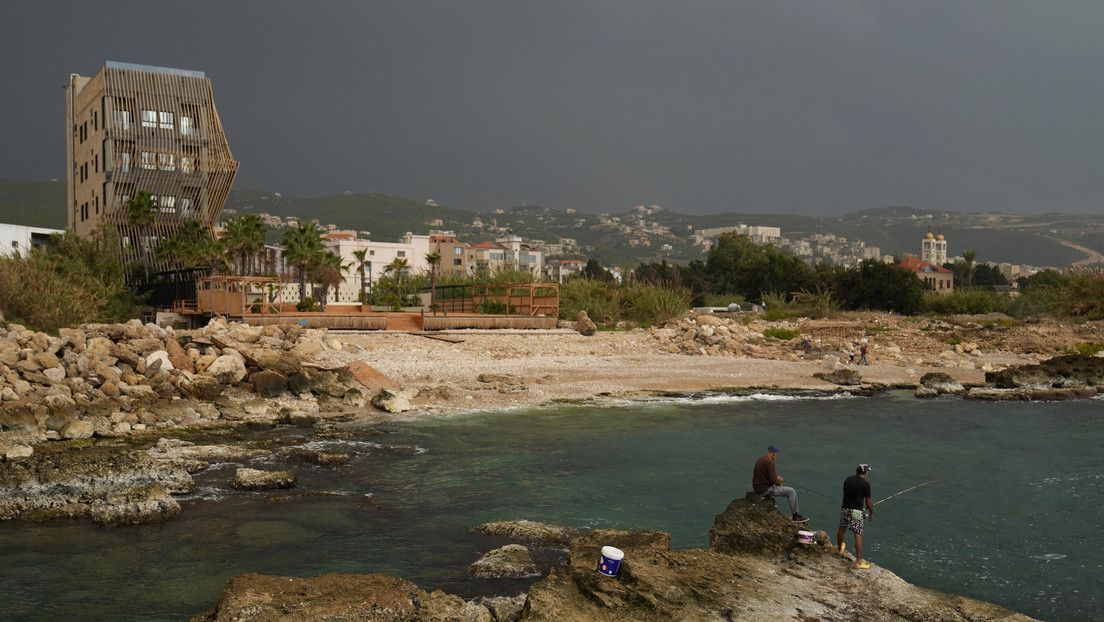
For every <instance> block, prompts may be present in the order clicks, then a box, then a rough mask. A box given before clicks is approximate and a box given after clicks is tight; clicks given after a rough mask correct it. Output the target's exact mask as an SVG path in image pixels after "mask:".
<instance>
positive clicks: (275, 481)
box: [230, 468, 298, 490]
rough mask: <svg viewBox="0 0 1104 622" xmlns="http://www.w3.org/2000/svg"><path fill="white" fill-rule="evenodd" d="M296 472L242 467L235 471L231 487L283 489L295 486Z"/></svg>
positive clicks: (236, 488)
mask: <svg viewBox="0 0 1104 622" xmlns="http://www.w3.org/2000/svg"><path fill="white" fill-rule="evenodd" d="M297 483H298V482H297V480H296V478H295V474H294V473H292V472H291V471H261V470H258V469H248V468H241V469H238V470H237V472H236V473H234V477H233V479H231V480H230V487H231V488H233V489H234V490H282V489H285V488H295V485H296V484H297Z"/></svg>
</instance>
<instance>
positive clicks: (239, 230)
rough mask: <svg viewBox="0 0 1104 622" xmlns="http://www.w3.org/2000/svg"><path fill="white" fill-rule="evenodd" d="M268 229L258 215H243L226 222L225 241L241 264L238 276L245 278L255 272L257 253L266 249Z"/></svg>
mask: <svg viewBox="0 0 1104 622" xmlns="http://www.w3.org/2000/svg"><path fill="white" fill-rule="evenodd" d="M265 231H266V227H265V224H264V221H262V220H261V217H260V216H258V215H256V214H243V215H241V216H238V217H237V218H230V219H228V220H227V221H226V235H225V236H224V237H223V240H225V242H226V246H227V248H228V249H229V250H230V251H231V252H232V253H234V254H236V255H237V256H238V260H239V262H240V264H239V267H238V274H239V275H241V276H245V275H246V273H247V272H248V273H251V272H252V271H253V270H252V268H253V261H252V260H253V258H254V256H255V255H256V254H257V251H259V250H261V249H262V248H264V243H265V237H266V236H265ZM246 260H249V264H250V265H249V269H248V270H247V269H246Z"/></svg>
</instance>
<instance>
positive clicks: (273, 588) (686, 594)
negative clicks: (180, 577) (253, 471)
mask: <svg viewBox="0 0 1104 622" xmlns="http://www.w3.org/2000/svg"><path fill="white" fill-rule="evenodd" d="M801 527H803V526H799V525H795V524H794V523H792V522H790V521H789V520H787V519H786V518H785V517H783V516H782V515H781V514H780V513H779V512H778V510H777V508H776V507H775V506H774V504H773V503H769V504H768V503H767V502H765V501H763V500H762V499H761V498H760V497H759V495H756V494H754V493H748V495H747V497H745V498H744V499H737V500H735V501H733V502H732V503H731V504H729V506H728V508H727V509H726V510H725V511H724V512H723V513H722V514H720V515H719V516H717V517H716V520H715V522H714V525H713V528H712V529H711V530H710V532H709V540H710V548H709V549H708V550H689V551H671V550H670V538H669V536H668V535H667V534H664V533H662V532H656V531H615V530H599V531H593V532H590V533H588V534H586V535H584V536H582V537H579V538H577V539H575V540H574V541H573V543H572V546H571V553H570V555H569V558H568V562H567V563H566V564H564V565H561V566H557V567H555V568H553V569H552V570H551V572H550V573H549V574H548V576H547V577H545V578H543V579H541V580H539V581H537V582H536V583H534V584H533V585H532V587H530V589H529V592H528V594H527V595H526V598H525V604H524V607H523V608H521V610H520V611H518V610H517V608H516V605H515V606H513V607H511V606H510V604H511V603H516V602H517V601H516V599H501V600H499V599H496V600H495V601H494V602H495V605H496V606H495V607H493V611H494V613H492V606H491V601H492V599H483V600H481V601H472V602H464V601H463V600H461V599H460V598H459V597H456V596H450V595H447V594H444V593H442V592H433V593H431V594H427V593H426V592H424V591H421V590H419V589H418V588H417V587H416V586H414V585H413V584H410V583H409V582H406V581H403V580H402V579H396V578H394V577H388V576H385V575H367V576H355V575H322V576H319V577H315V578H313V579H291V578H286V577H264V576H260V575H255V574H249V575H239V576H237V577H234V578H232V579H231V580H230V581H229V582H228V583H227V586H226V588H225V589H224V590H223V592H222V595H221V596H220V598H219V601H218V604H217V605H216V606H215V607H214V608H213V609H211V610H210V611H208V612H207V613H206V614H204V615H203V616H200V617H197V618H195V619H194V620H193V622H218V621H222V620H227V621H229V620H276V619H279V620H338V619H342V620H349V619H356V620H381V621H382V620H388V621H399V622H406V621H409V622H414V621H420V620H457V621H460V620H465V621H467V620H473V621H483V620H486V621H488V622H490V621H493V622H507V621H511V622H512V621H527V622H538V621H539V622H564V621H566V620H572V621H574V620H580V621H582V620H585V621H587V622H615V621H616V622H622V621H624V620H634V621H636V622H675V621H678V622H697V621H701V622H706V621H708V622H714V621H717V620H741V621H746V622H760V621H761V622H767V621H770V622H774V621H775V620H788V619H801V620H863V621H869V622H906V621H907V622H929V621H943V620H946V621H952V620H953V621H960V620H971V621H972V622H982V621H987V620H992V621H998V620H999V621H1001V622H1030V620H1031V618H1028V617H1027V616H1024V615H1021V614H1018V613H1015V612H1013V611H1009V610H1008V609H1005V608H1002V607H999V606H996V605H993V604H990V603H985V602H981V601H976V600H971V599H968V598H961V597H956V596H951V595H948V594H940V593H937V592H933V591H930V590H926V589H922V588H918V587H915V586H913V585H910V584H909V583H906V582H905V581H903V580H902V579H900V578H899V577H897V576H896V575H894V574H893V573H891V572H889V571H888V570H885V569H882V568H879V567H877V566H874V567H872V568H871V569H869V570H863V571H856V570H854V569H852V567H851V566H852V563H853V560H852V559H851V558H850V557H847V558H840V557H839V556H838V555H837V554H836V552H835V548H834V547H833V546H831V544H830V543H829V542H828V536H827V534H825V533H824V532H816V537H815V541H814V542H813V543H812V544H801V543H799V541H798V539H797V537H796V533H797V531H798V530H799V529H800V528H801ZM602 546H616V547H617V548H619V549H621V550H622V551H624V553H625V558H624V560H622V562H621V566H620V569H619V571H618V573H617V575H616V576H613V577H609V576H606V575H603V574H600V573H598V572H597V570H596V568H597V565H598V559H599V551H600V550H601V547H602ZM497 605H503V606H502V607H498V606H497Z"/></svg>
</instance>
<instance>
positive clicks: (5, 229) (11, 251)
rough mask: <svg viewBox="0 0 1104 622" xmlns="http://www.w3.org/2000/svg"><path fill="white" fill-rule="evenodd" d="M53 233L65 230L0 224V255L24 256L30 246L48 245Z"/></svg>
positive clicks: (42, 246)
mask: <svg viewBox="0 0 1104 622" xmlns="http://www.w3.org/2000/svg"><path fill="white" fill-rule="evenodd" d="M55 233H65V232H64V231H62V230H61V229H46V228H44V227H24V226H23V225H8V224H0V255H8V256H12V255H19V256H20V257H26V256H27V254H28V253H30V252H31V249H32V248H46V247H47V246H49V243H50V236H51V235H52V234H55Z"/></svg>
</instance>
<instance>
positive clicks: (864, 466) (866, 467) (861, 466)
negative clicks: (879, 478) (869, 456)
mask: <svg viewBox="0 0 1104 622" xmlns="http://www.w3.org/2000/svg"><path fill="white" fill-rule="evenodd" d="M859 472H860V473H869V472H870V465H869V464H867V463H865V462H860V463H859Z"/></svg>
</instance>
